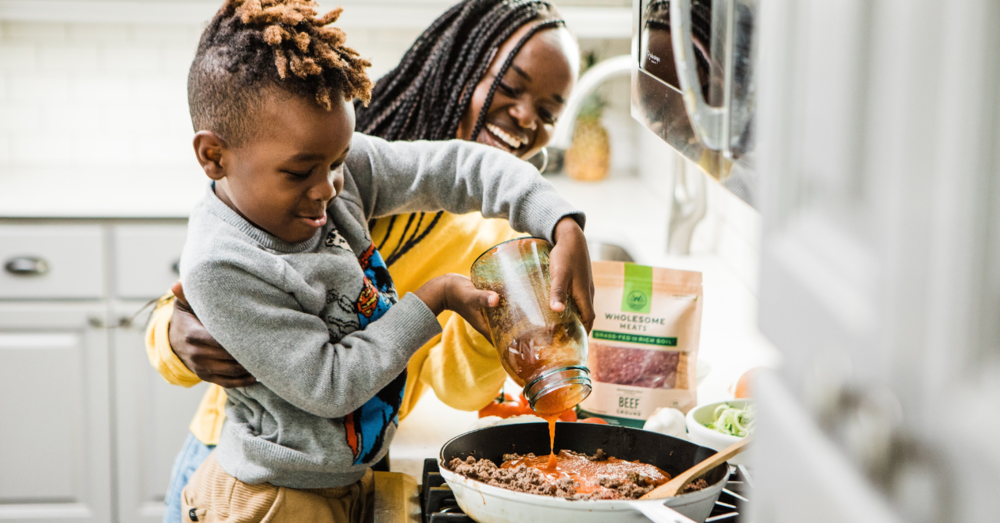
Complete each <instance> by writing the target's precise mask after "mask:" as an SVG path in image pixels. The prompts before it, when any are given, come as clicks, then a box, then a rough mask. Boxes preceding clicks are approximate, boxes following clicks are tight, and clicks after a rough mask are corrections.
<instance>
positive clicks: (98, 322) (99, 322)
mask: <svg viewBox="0 0 1000 523" xmlns="http://www.w3.org/2000/svg"><path fill="white" fill-rule="evenodd" d="M87 323H89V324H90V326H91V327H93V328H95V329H102V328H104V319H103V318H101V317H100V316H91V317H89V318H87Z"/></svg>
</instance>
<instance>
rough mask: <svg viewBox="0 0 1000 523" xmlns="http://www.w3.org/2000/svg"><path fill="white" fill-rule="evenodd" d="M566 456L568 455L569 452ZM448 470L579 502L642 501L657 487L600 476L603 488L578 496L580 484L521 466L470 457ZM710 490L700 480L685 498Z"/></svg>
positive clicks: (601, 456)
mask: <svg viewBox="0 0 1000 523" xmlns="http://www.w3.org/2000/svg"><path fill="white" fill-rule="evenodd" d="M562 452H563V453H568V451H565V450H564V451H562ZM569 454H571V455H573V456H577V457H584V458H586V459H588V460H590V461H606V460H607V459H608V456H607V455H606V454H605V453H604V451H603V450H598V451H597V453H595V455H593V456H586V455H582V454H575V453H569ZM561 455H562V454H561ZM525 457H531V458H533V457H534V455H532V454H528V455H527V456H521V455H518V454H505V455H504V456H503V460H504V463H509V462H511V461H515V460H520V459H522V458H525ZM448 468H449V469H451V470H452V472H455V473H456V474H460V475H462V476H465V477H467V478H469V479H473V480H476V481H480V482H482V483H486V484H487V485H492V486H495V487H500V488H505V489H508V490H513V491H516V492H525V493H528V494H538V495H542V496H555V497H561V498H567V499H575V500H599V499H639V498H640V497H642V496H643V495H644V494H646V493H647V492H649V491H651V490H653V489H654V488H655V487H656V486H657V485H656V484H655V483H654V482H653V481H652V480H650V478H648V477H645V476H643V475H641V474H636V473H632V474H629V475H628V477H626V478H620V477H615V476H599V477H598V481H597V483H598V484H599V485H600V487H599V488H595V489H593V490H591V491H590V492H578V490H580V487H581V486H580V484H579V483H577V482H575V481H573V480H572V479H570V478H566V477H562V478H560V479H558V480H556V481H554V482H553V481H552V480H551V479H549V478H548V477H547V476H546V475H545V474H544V473H542V472H541V471H539V470H538V469H536V468H533V467H528V466H525V465H519V466H516V467H511V468H501V467H498V466H497V465H496V464H495V463H493V462H492V461H490V460H488V459H480V460H476V459H475V458H473V457H472V456H469V457H468V458H466V459H465V460H462V459H459V458H455V459H453V460H451V462H449V463H448ZM663 481H664V480H663V479H662V478H661V480H660V482H661V483H662V482H663ZM706 487H708V483H707V482H706V481H705V480H704V479H699V480H697V481H695V482H693V483H691V484H690V485H688V486H687V487H685V488H684V490H683V491H682V494H684V493H688V492H693V491H696V490H701V489H703V488H706ZM584 490H586V489H584Z"/></svg>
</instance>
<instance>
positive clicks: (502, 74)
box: [147, 0, 578, 522]
mask: <svg viewBox="0 0 1000 523" xmlns="http://www.w3.org/2000/svg"><path fill="white" fill-rule="evenodd" d="M577 62H578V51H577V48H576V44H575V42H574V40H573V38H572V36H571V35H570V34H569V32H568V31H567V30H566V29H565V27H564V25H563V23H562V22H561V21H560V20H559V19H558V16H557V14H556V12H555V11H554V9H553V8H552V7H551V6H550V5H549V4H546V3H543V2H530V1H524V2H511V1H501V0H486V1H466V2H463V3H460V4H458V5H456V6H455V7H454V8H452V9H451V10H449V11H448V12H447V13H445V14H444V15H443V16H442V17H440V18H439V19H438V20H437V21H436V22H435V23H434V24H433V25H432V26H431V27H430V28H428V29H427V31H426V32H425V33H424V34H423V35H422V36H421V37H420V38H419V39H418V40H417V41H416V42H415V43H414V45H413V47H412V48H411V49H410V51H409V52H408V53H407V54H406V56H405V57H404V59H403V60H402V62H401V63H400V65H399V66H398V67H397V68H396V69H394V70H393V71H392V72H390V73H389V74H387V75H386V76H385V77H383V78H382V79H381V80H380V81H379V82H378V83H377V84H376V86H375V89H374V91H373V93H372V99H371V102H370V105H369V106H368V107H362V106H359V107H358V108H357V109H358V114H357V129H358V130H359V131H362V132H366V133H369V134H372V135H375V136H381V137H384V138H387V139H401V140H422V139H435V140H437V139H448V138H461V139H465V140H470V139H472V137H473V136H475V137H476V139H475V141H479V142H481V143H486V144H488V145H491V146H494V147H497V148H499V149H501V150H504V151H507V152H511V153H513V154H515V155H517V156H518V157H521V158H529V157H531V156H532V155H534V154H536V153H537V152H538V151H539V150H540V149H541V148H542V147H543V146H544V145H545V143H547V142H548V140H549V135H550V133H551V132H552V127H553V125H554V123H555V120H556V118H557V117H558V115H559V113H560V111H561V110H562V104H563V102H564V101H565V99H566V98H568V96H569V93H570V91H571V89H572V86H573V83H574V82H575V78H576V75H577ZM477 128H478V129H477ZM371 225H372V227H371V229H372V239H373V243H374V245H375V246H376V247H377V248H378V250H379V251H381V253H382V254H383V256H385V264H386V265H387V266H388V271H389V273H390V275H391V276H392V278H393V280H394V282H395V284H396V288H397V289H399V290H400V293H401V294H402V293H404V292H406V291H407V290H412V289H417V288H419V287H420V286H421V285H423V284H424V283H425V282H427V281H428V280H430V279H432V278H433V277H436V276H439V275H441V274H445V273H448V272H458V273H462V274H467V273H468V270H469V267H470V266H471V264H472V261H474V259H475V257H476V256H478V255H479V254H480V253H481V252H483V251H484V250H486V249H487V248H489V247H490V246H492V245H494V244H496V243H499V242H501V241H504V240H507V239H510V238H512V237H516V236H519V235H518V234H516V233H515V232H514V231H513V230H512V229H511V228H510V227H509V226H508V225H507V224H506V222H504V221H502V220H491V219H485V218H483V217H482V215H481V214H479V213H472V214H464V215H457V214H451V213H447V212H437V213H415V214H407V215H396V216H390V217H385V218H380V219H378V220H375V221H374V222H373V223H372V224H371ZM172 290H173V292H172V293H171V295H168V296H167V297H166V298H164V299H163V300H162V301H161V303H160V304H159V305H158V307H157V310H156V312H155V313H154V315H153V318H152V320H151V322H150V326H149V329H148V331H147V350H148V352H149V355H150V360H151V362H152V363H153V365H154V366H155V367H156V368H157V370H159V371H160V373H161V374H163V376H164V377H165V378H166V379H167V380H168V381H170V382H171V383H174V384H178V385H183V386H192V385H194V384H196V383H198V382H199V381H201V380H205V381H209V382H211V383H212V384H213V385H211V387H210V389H209V390H208V391H207V393H206V395H205V398H204V399H203V401H202V404H201V406H200V407H199V410H198V413H197V415H196V416H195V419H194V420H193V421H192V423H191V431H192V435H191V436H189V438H188V441H187V442H186V444H185V447H184V449H183V450H182V451H181V453H180V454H179V455H178V459H177V462H176V464H175V467H174V471H173V477H172V479H171V487H170V490H169V492H168V496H167V513H166V515H165V518H164V521H167V522H176V521H178V520H179V519H180V516H181V514H180V493H181V490H182V489H183V488H184V486H185V485H186V483H187V481H188V479H189V477H190V476H191V474H192V473H193V472H194V470H195V469H196V468H197V467H198V466H199V465H200V464H201V462H202V461H203V460H204V459H205V457H206V456H207V455H208V454H209V452H211V450H212V448H213V447H214V445H215V444H216V443H217V442H218V441H219V437H220V433H221V431H222V425H223V420H224V419H225V413H224V406H225V401H226V393H225V390H224V389H223V388H222V387H227V388H228V387H244V386H248V385H251V384H253V383H255V382H256V380H255V378H254V377H253V376H252V375H250V373H248V372H247V370H246V369H245V368H243V367H242V366H241V365H239V364H238V363H237V362H236V361H235V360H234V359H233V357H232V356H231V355H229V354H228V353H227V352H226V351H225V350H224V349H223V348H222V347H221V346H220V345H219V343H218V342H217V341H216V340H215V339H214V338H212V336H211V335H210V334H209V333H208V332H207V330H206V329H205V328H204V327H203V326H202V324H201V323H200V322H199V320H198V318H196V317H195V316H194V315H193V314H192V313H191V311H190V308H189V307H188V306H187V304H186V302H185V300H184V294H183V288H182V287H181V286H180V284H179V283H178V284H175V286H174V288H173V289H172ZM175 295H176V296H177V299H174V296H175ZM438 320H439V321H440V323H441V325H442V327H443V333H442V334H441V335H439V336H437V337H435V338H434V339H432V340H431V341H429V342H428V343H426V344H425V345H424V346H423V347H421V348H420V349H419V350H418V351H417V352H416V353H415V354H414V355H412V356H411V357H410V360H409V364H408V373H407V378H406V386H405V392H404V398H403V402H402V405H401V406H400V410H399V416H400V418H402V417H405V416H406V414H407V413H408V412H409V411H410V410H411V409H412V408H413V406H414V405H415V404H416V402H417V401H418V400H419V398H420V397H421V396H422V395H423V393H424V392H426V389H427V388H428V387H430V388H432V389H434V391H435V393H436V394H437V395H438V397H439V398H441V400H442V401H444V402H445V403H446V404H448V405H450V406H452V407H455V408H458V409H463V410H477V409H479V408H481V407H483V406H485V405H486V404H488V403H489V402H490V401H491V400H492V399H493V397H495V396H496V393H497V391H498V389H499V388H500V386H501V384H502V383H503V381H504V379H505V376H506V375H505V374H504V372H503V370H502V368H501V366H500V364H499V360H498V359H497V357H496V353H495V350H494V349H493V347H492V346H491V345H490V343H489V342H488V341H487V339H486V338H484V337H483V336H482V335H481V334H480V333H479V332H477V331H476V330H475V329H474V328H472V327H471V326H470V325H469V324H468V323H467V322H465V321H464V320H463V319H462V318H461V317H459V316H458V315H455V314H452V313H451V312H447V311H446V312H444V313H442V314H441V315H439V316H438Z"/></svg>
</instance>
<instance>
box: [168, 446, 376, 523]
mask: <svg viewBox="0 0 1000 523" xmlns="http://www.w3.org/2000/svg"><path fill="white" fill-rule="evenodd" d="M374 487H375V480H374V474H373V473H372V471H371V470H369V471H368V472H367V473H366V474H365V476H364V477H363V478H361V481H359V482H357V483H355V484H353V485H348V486H346V487H337V488H327V489H290V488H286V487H275V486H274V485H271V484H270V483H264V484H261V485H250V484H247V483H243V482H242V481H240V480H238V479H236V478H234V477H232V476H230V475H229V474H227V473H226V471H225V470H223V469H222V467H220V466H219V463H218V462H217V461H215V453H214V452H213V453H212V454H210V455H209V456H208V459H206V460H205V462H204V463H202V465H201V467H199V468H198V470H197V471H196V472H195V473H194V475H193V476H191V481H189V482H188V485H187V487H186V488H185V489H184V492H183V493H182V494H181V509H182V516H183V521H184V523H188V522H196V523H205V522H208V523H251V522H253V523H258V522H259V523H363V522H365V521H366V518H368V516H369V514H370V513H371V511H372V499H373V496H374V491H375V489H374Z"/></svg>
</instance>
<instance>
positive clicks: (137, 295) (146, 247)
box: [111, 224, 187, 300]
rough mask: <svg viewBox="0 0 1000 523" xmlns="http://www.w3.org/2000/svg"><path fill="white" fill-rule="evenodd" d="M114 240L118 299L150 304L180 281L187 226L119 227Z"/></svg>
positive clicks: (115, 229)
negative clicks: (178, 279)
mask: <svg viewBox="0 0 1000 523" xmlns="http://www.w3.org/2000/svg"><path fill="white" fill-rule="evenodd" d="M111 238H112V243H113V247H112V249H113V251H114V266H115V274H114V283H115V290H114V293H115V297H117V298H120V299H138V300H150V299H153V298H155V297H157V296H160V295H162V294H163V293H164V292H166V290H167V289H169V288H170V285H171V284H172V283H173V282H175V281H177V278H178V277H179V276H180V268H179V267H180V265H179V263H180V261H181V250H182V249H183V248H184V239H185V238H187V227H186V226H185V225H181V224H177V225H173V224H171V225H160V224H157V225H140V224H134V225H133V224H123V225H116V226H115V227H114V230H113V232H112V235H111Z"/></svg>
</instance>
